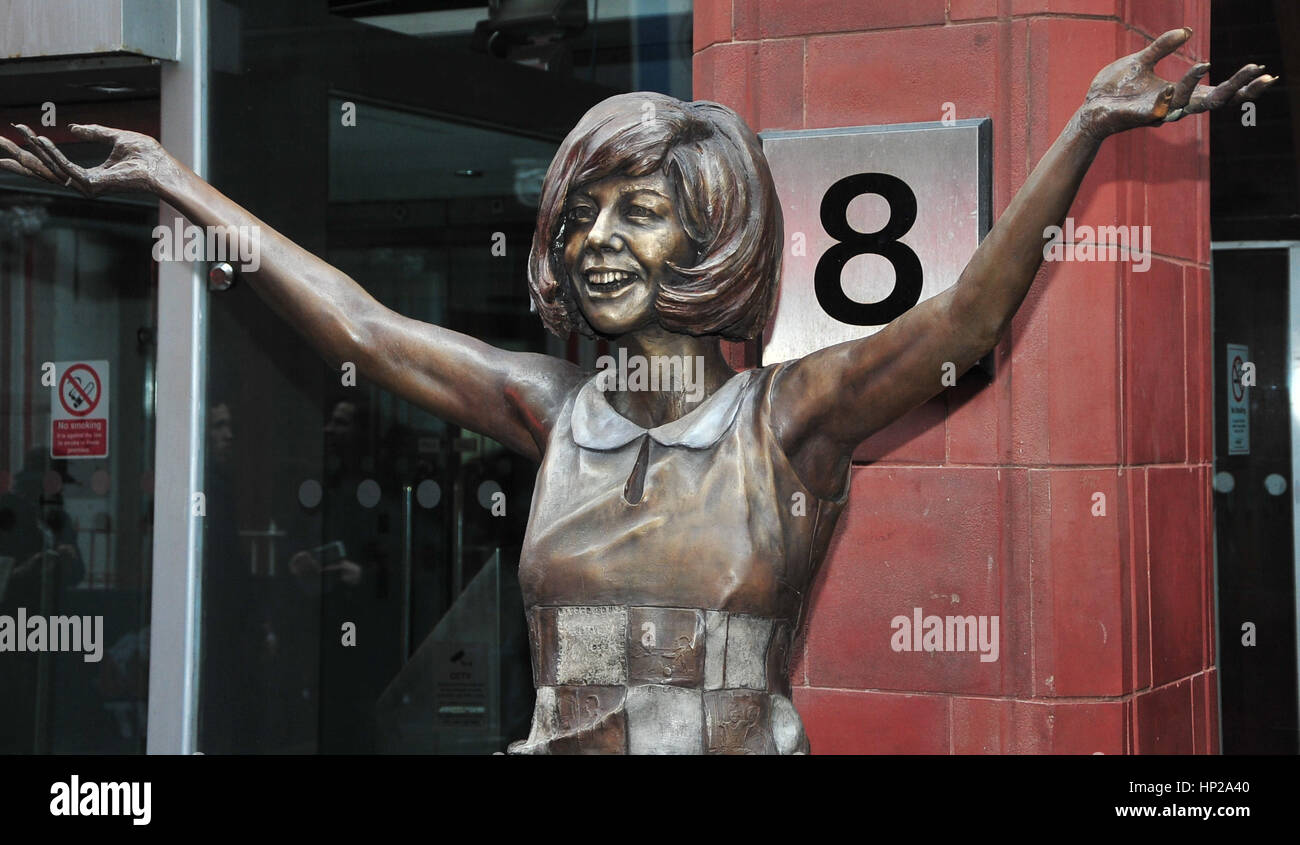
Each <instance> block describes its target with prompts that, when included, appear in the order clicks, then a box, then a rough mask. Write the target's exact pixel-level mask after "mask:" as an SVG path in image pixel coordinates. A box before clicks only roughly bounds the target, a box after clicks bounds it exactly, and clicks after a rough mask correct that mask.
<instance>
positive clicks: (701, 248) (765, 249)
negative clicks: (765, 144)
mask: <svg viewBox="0 0 1300 845" xmlns="http://www.w3.org/2000/svg"><path fill="white" fill-rule="evenodd" d="M621 179H626V180H636V179H642V180H646V179H652V180H653V181H654V182H655V183H656V184H662V185H664V186H666V187H667V189H668V190H667V191H666V194H667V195H669V196H671V197H672V203H673V204H674V205H675V207H674V208H671V209H668V211H670V213H671V214H672V215H673V216H674V219H673V220H672V221H671V222H672V224H673V227H674V231H676V230H677V229H676V227H680V231H681V232H683V233H684V234H685V239H681V238H678V239H677V240H678V241H683V243H682V244H677V245H678V246H683V248H682V249H677V250H675V252H674V254H675V255H677V256H678V258H677V259H675V260H668V259H662V258H657V259H656V260H657V261H659V262H660V263H661V264H662V265H663V266H662V267H657V268H650V269H651V272H653V273H654V274H655V275H657V277H658V278H659V280H660V282H659V283H658V284H656V285H655V286H654V294H653V297H654V302H653V307H654V313H655V315H656V317H657V320H658V323H659V325H660V326H662V327H663V328H664V329H666V330H668V331H673V332H679V333H683V334H692V335H720V336H722V337H725V338H727V339H730V340H748V339H750V338H753V337H755V336H757V335H758V333H759V332H761V331H762V330H763V327H764V326H765V325H766V324H767V321H768V318H769V317H770V315H771V311H772V308H773V306H774V305H775V302H776V288H777V284H778V281H779V278H780V271H781V252H782V248H783V245H784V234H783V230H782V222H781V208H780V205H779V203H778V202H777V198H776V189H775V187H774V186H773V184H772V174H771V171H770V170H769V169H768V165H767V159H766V157H765V156H764V155H763V150H762V147H761V145H760V143H759V140H758V137H757V136H756V135H755V134H754V133H753V131H752V130H751V129H750V128H749V127H748V126H746V125H745V123H744V121H742V120H741V119H740V116H739V115H737V114H736V113H735V112H734V111H732V110H731V109H729V108H727V107H726V106H723V105H720V104H718V103H710V102H694V103H686V102H682V101H681V100H677V99H675V98H673V97H668V96H665V95H663V94H655V93H633V94H620V95H618V96H615V97H610V98H609V99H608V100H605V101H603V102H601V103H599V104H597V105H596V106H594V107H592V109H591V110H590V111H588V112H587V114H586V115H584V116H583V118H582V120H580V121H579V122H578V125H577V126H575V127H574V128H573V131H572V132H570V133H569V135H568V137H567V138H565V139H564V143H562V144H561V145H560V149H559V151H558V152H557V153H556V155H555V158H554V159H553V160H552V162H551V166H550V167H549V168H548V170H547V172H546V179H545V181H544V182H543V185H542V195H541V201H540V204H539V209H538V215H537V229H536V231H535V232H534V234H533V246H532V252H531V253H530V255H529V260H528V283H529V289H530V292H531V294H532V297H533V301H534V302H535V303H536V306H537V311H538V313H539V314H540V315H541V317H542V321H543V322H544V323H545V324H546V327H547V328H548V329H550V330H551V331H552V332H554V333H555V334H557V335H560V336H561V337H564V336H566V335H567V334H568V332H569V331H578V332H580V333H582V334H585V335H587V336H589V337H590V336H595V335H596V334H600V333H603V332H598V331H597V330H596V329H595V328H594V327H593V325H592V323H591V322H590V321H589V320H588V317H587V315H586V314H585V313H584V311H583V308H582V305H581V302H580V297H579V296H578V292H577V290H576V289H575V285H577V284H580V283H582V280H581V279H577V278H575V275H577V272H576V271H577V269H578V268H577V267H575V266H572V264H571V263H570V262H566V260H565V246H566V241H567V240H568V238H567V237H566V229H570V228H572V227H573V226H575V225H582V224H586V223H590V222H592V217H593V216H594V215H593V214H592V213H591V212H589V211H587V210H585V209H579V212H580V214H583V215H585V216H580V217H576V218H575V217H574V216H573V215H572V214H571V200H572V197H573V196H575V195H576V194H582V193H584V192H588V191H593V190H594V189H593V187H592V186H597V185H601V186H604V187H605V188H608V187H609V186H610V185H611V184H614V185H615V186H617V183H618V180H621ZM606 193H611V192H609V191H606ZM575 220H577V221H579V222H578V223H575V222H574V221H575ZM670 239H671V238H670ZM674 243H675V244H676V243H677V242H676V241H674ZM652 252H653V250H652ZM656 254H658V253H656Z"/></svg>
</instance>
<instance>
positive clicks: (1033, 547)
mask: <svg viewBox="0 0 1300 845" xmlns="http://www.w3.org/2000/svg"><path fill="white" fill-rule="evenodd" d="M998 472H999V474H1000V475H1001V483H1002V490H1003V491H1004V499H1003V501H1004V502H1005V506H1004V511H1003V513H1004V517H1003V524H1002V537H1001V547H1000V551H999V554H998V557H997V560H998V561H999V562H1000V564H1001V566H1000V569H1001V570H1002V585H1001V589H1002V618H1003V619H1004V620H1005V624H1004V625H1003V628H1004V634H1003V639H1004V643H1003V646H1002V657H1001V659H1002V662H1003V676H1002V692H1003V694H1005V695H1013V696H1018V697H1023V698H1028V697H1029V696H1032V695H1033V694H1034V660H1033V653H1034V646H1035V637H1036V636H1037V635H1036V633H1035V628H1034V624H1033V620H1034V605H1033V596H1032V595H1031V590H1030V584H1031V583H1032V581H1033V568H1034V560H1035V559H1036V558H1035V556H1036V555H1038V558H1037V559H1040V560H1041V559H1043V558H1046V557H1047V553H1046V552H1045V551H1044V550H1045V549H1046V548H1047V546H1048V543H1049V538H1048V531H1047V530H1045V529H1044V528H1043V526H1045V525H1047V524H1048V520H1047V518H1048V515H1049V514H1050V510H1051V502H1050V501H1048V500H1047V497H1046V496H1042V495H1036V494H1037V492H1038V489H1039V488H1046V487H1047V483H1046V477H1045V475H1044V474H1043V473H1035V472H1033V471H1031V470H1028V469H1023V468H1013V467H1002V468H1001V469H1000V470H999V471H998Z"/></svg>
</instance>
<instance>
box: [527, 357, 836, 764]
mask: <svg viewBox="0 0 1300 845" xmlns="http://www.w3.org/2000/svg"><path fill="white" fill-rule="evenodd" d="M783 366H784V365H783V364H773V365H771V366H768V367H764V368H761V369H756V370H748V371H745V372H742V373H738V374H736V375H735V376H733V377H732V378H731V379H730V380H729V381H728V382H727V383H726V384H725V385H723V386H722V388H720V389H719V390H717V391H716V392H715V393H714V394H713V395H712V396H710V397H709V398H708V399H706V400H705V401H704V402H703V403H701V404H700V405H699V406H697V407H696V408H695V409H693V410H692V411H691V412H690V413H688V414H686V415H685V416H683V417H681V418H680V419H678V420H675V421H673V422H671V423H667V424H665V425H662V426H659V427H657V428H653V429H649V430H647V429H644V428H642V427H640V426H638V425H636V424H635V423H633V422H632V421H631V420H629V419H627V418H626V417H623V416H622V415H621V414H619V413H618V412H617V411H615V410H614V408H613V407H612V406H611V405H610V404H609V402H608V400H607V399H606V398H605V395H604V393H603V392H601V390H599V389H598V387H597V381H596V377H595V376H593V378H592V379H590V380H587V381H585V382H583V383H582V384H581V385H579V386H578V387H576V388H575V389H574V390H573V391H572V392H571V393H570V395H569V396H568V397H567V398H566V400H565V404H564V407H563V410H562V412H561V414H560V416H559V417H558V419H557V421H556V424H555V426H554V427H553V429H552V431H551V434H550V440H549V441H548V443H547V448H546V453H545V455H544V457H543V460H542V464H541V467H540V469H539V470H538V475H537V485H536V488H535V491H534V494H533V502H532V510H531V512H530V513H529V518H528V528H527V531H526V534H525V538H524V546H523V550H522V553H521V555H520V563H519V580H520V585H521V587H522V589H523V597H524V606H525V607H526V608H527V614H528V628H529V641H530V644H531V647H532V662H533V681H534V684H535V685H536V688H537V700H536V705H535V709H534V713H533V722H532V731H531V733H530V735H529V737H528V739H526V740H522V741H520V742H516V743H513V744H512V745H511V746H510V751H511V753H519V754H527V753H531V754H566V753H603V754H611V753H612V754H623V753H633V754H641V753H660V754H673V753H679V754H700V753H723V754H792V753H803V752H806V751H807V747H808V746H807V739H806V737H805V735H804V731H803V725H802V723H801V722H800V720H799V716H798V714H797V713H796V712H795V709H794V706H793V704H792V703H791V702H790V685H789V650H790V644H791V638H792V636H793V635H794V633H795V631H796V630H797V628H798V624H799V619H800V614H801V612H802V609H803V603H804V598H805V595H806V591H807V588H808V585H809V584H810V582H811V580H812V575H813V572H814V570H815V569H816V567H817V565H818V564H819V563H820V561H821V559H822V557H823V556H824V554H825V552H826V546H827V544H828V542H829V541H830V537H831V532H832V530H833V529H834V526H835V522H836V520H837V519H838V518H839V515H840V513H841V511H842V509H843V506H844V503H845V501H846V500H847V498H848V472H847V471H846V473H845V479H844V484H843V487H842V488H841V493H840V495H839V497H838V498H837V499H835V500H826V499H821V498H819V497H818V496H816V495H815V494H814V493H813V492H812V491H810V490H808V489H807V488H806V487H805V486H804V485H803V483H802V482H801V481H800V480H799V478H798V477H797V475H796V473H795V471H794V468H793V467H792V466H791V465H790V462H789V460H788V459H787V457H786V455H785V453H784V451H782V449H781V447H780V445H779V443H778V441H777V438H776V436H775V434H774V433H773V431H772V427H771V389H772V383H773V379H774V378H775V376H776V375H777V373H778V372H780V370H781V368H782V367H783ZM579 598H580V601H578V600H577V599H579Z"/></svg>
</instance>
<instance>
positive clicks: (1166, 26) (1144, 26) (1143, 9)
mask: <svg viewBox="0 0 1300 845" xmlns="http://www.w3.org/2000/svg"><path fill="white" fill-rule="evenodd" d="M1126 11H1127V13H1128V19H1129V23H1131V24H1132V25H1133V26H1135V27H1136V28H1137V29H1139V30H1141V31H1142V32H1143V33H1145V34H1146V35H1148V36H1150V37H1151V38H1156V37H1158V36H1160V35H1162V34H1164V33H1165V32H1167V31H1169V30H1171V29H1177V28H1178V27H1180V26H1190V27H1192V29H1193V30H1195V29H1196V22H1195V21H1193V20H1190V19H1189V18H1188V16H1187V11H1188V10H1187V8H1186V4H1185V3H1184V2H1183V0H1137V2H1130V3H1129V4H1128V9H1127V10H1126Z"/></svg>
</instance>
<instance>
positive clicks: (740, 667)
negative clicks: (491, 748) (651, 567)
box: [510, 606, 808, 754]
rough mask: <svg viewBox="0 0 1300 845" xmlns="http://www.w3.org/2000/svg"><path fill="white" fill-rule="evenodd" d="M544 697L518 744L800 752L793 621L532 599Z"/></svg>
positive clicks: (536, 676)
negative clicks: (792, 684) (792, 677)
mask: <svg viewBox="0 0 1300 845" xmlns="http://www.w3.org/2000/svg"><path fill="white" fill-rule="evenodd" d="M528 625H529V634H530V637H529V639H530V641H531V643H532V649H533V681H534V683H535V684H536V686H537V704H536V708H535V711H534V714H533V726H532V733H531V735H530V736H529V738H528V739H527V740H524V741H522V742H517V743H514V744H512V746H511V748H510V751H511V752H512V753H515V754H566V753H567V754H574V753H576V754H584V753H596V754H625V753H632V754H701V753H708V754H792V753H802V752H806V750H807V747H808V745H807V738H806V737H805V736H804V732H803V725H802V723H801V722H800V721H799V716H798V714H797V713H796V712H795V710H794V706H793V704H791V702H790V698H789V680H788V656H789V650H790V630H791V626H790V624H789V622H787V621H786V620H781V619H771V618H766V617H760V616H750V615H747V614H740V613H728V612H725V611H713V610H696V609H690V608H672V607H624V606H601V607H534V608H531V609H530V610H529V612H528Z"/></svg>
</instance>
